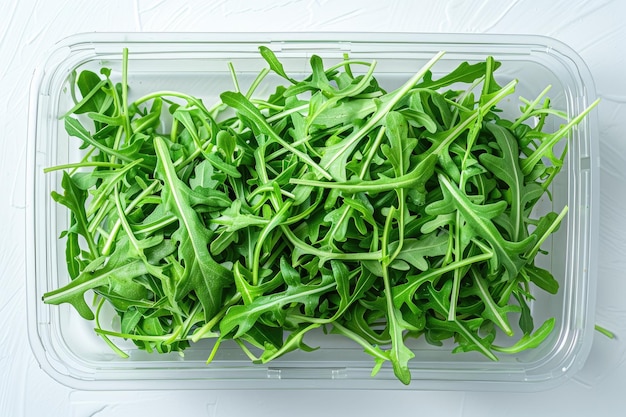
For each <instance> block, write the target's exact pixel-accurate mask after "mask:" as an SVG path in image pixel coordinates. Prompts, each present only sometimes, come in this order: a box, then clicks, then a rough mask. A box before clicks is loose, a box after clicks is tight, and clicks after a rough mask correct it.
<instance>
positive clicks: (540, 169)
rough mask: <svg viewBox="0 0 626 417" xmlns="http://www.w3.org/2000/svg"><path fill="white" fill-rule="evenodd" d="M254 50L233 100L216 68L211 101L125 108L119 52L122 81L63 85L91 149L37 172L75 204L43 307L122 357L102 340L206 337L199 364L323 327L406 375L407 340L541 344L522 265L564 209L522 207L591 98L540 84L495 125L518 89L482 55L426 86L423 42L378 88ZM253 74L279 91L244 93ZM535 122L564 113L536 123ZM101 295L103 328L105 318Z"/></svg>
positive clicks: (271, 351)
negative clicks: (571, 107) (566, 99)
mask: <svg viewBox="0 0 626 417" xmlns="http://www.w3.org/2000/svg"><path fill="white" fill-rule="evenodd" d="M260 54H261V57H262V58H263V59H264V61H265V62H266V63H267V65H268V66H269V68H265V69H263V70H261V71H260V73H259V75H258V76H257V78H256V79H255V80H254V82H253V83H252V86H251V87H250V89H249V90H248V92H247V93H245V94H244V93H242V92H240V87H239V82H238V80H237V73H236V71H235V69H234V68H233V67H232V65H230V66H229V69H230V72H231V74H232V76H233V81H234V84H235V86H234V90H235V91H223V92H222V93H221V95H220V98H221V102H220V103H215V106H213V107H210V110H209V108H207V107H206V106H205V105H204V103H203V102H202V100H201V99H200V98H198V97H194V96H192V95H189V94H186V93H181V92H175V91H167V90H165V91H157V92H154V93H150V94H148V95H146V96H144V97H141V98H138V99H136V100H135V101H134V102H132V101H131V99H130V98H129V96H128V93H129V86H128V82H127V79H128V52H127V51H126V50H124V53H123V65H122V73H121V74H120V75H121V82H120V83H114V82H113V80H112V79H111V75H112V71H111V70H108V69H103V70H102V72H101V75H98V74H95V73H93V72H89V71H83V72H81V73H80V74H79V75H78V76H77V77H75V82H76V85H75V86H72V87H73V89H72V91H74V87H78V91H79V92H80V94H81V97H80V98H77V99H76V104H75V105H74V106H73V108H72V109H70V110H69V111H68V112H67V113H66V114H65V115H64V116H63V119H64V120H63V122H64V125H65V129H66V131H67V133H68V135H70V136H72V137H74V138H76V139H77V140H78V142H77V146H80V148H81V149H83V150H84V152H85V157H84V159H83V160H82V161H77V162H72V163H69V164H65V165H60V166H57V167H51V168H48V169H47V170H46V171H47V172H54V171H58V170H63V171H64V172H63V174H62V178H61V181H60V185H61V187H62V189H63V193H62V194H61V193H58V192H53V193H52V198H53V199H54V200H55V201H56V202H58V203H59V204H61V205H63V206H64V207H65V208H67V210H69V221H68V227H67V230H66V231H64V232H63V234H62V236H61V237H62V238H65V239H66V241H67V246H66V251H65V255H66V260H67V266H68V275H69V278H70V281H69V282H68V283H67V284H66V285H65V286H63V287H62V288H58V289H54V290H52V291H50V292H48V293H46V294H44V297H43V300H44V302H46V303H50V304H61V303H69V304H71V305H72V306H73V307H74V308H75V309H76V310H77V311H78V313H79V314H80V315H81V316H82V317H84V318H85V319H90V320H91V319H95V331H96V333H97V334H98V335H100V336H101V337H102V338H103V340H104V341H105V342H106V343H107V344H109V345H110V346H111V347H112V348H113V349H114V351H116V352H117V353H118V354H120V355H122V356H127V353H126V352H124V351H123V350H121V349H120V348H118V347H117V346H116V345H115V344H114V342H113V341H114V339H115V338H124V339H129V340H132V341H133V342H134V343H135V345H136V346H137V347H138V348H139V349H144V350H147V351H157V352H161V353H166V352H173V351H178V352H182V351H183V350H184V349H185V348H187V347H188V346H190V344H191V343H194V342H198V341H199V340H201V339H214V340H215V343H214V347H213V350H212V351H211V352H207V357H208V359H209V361H211V360H213V359H214V358H215V355H216V354H217V352H218V350H219V348H220V346H221V345H222V344H224V343H227V342H228V341H229V340H231V341H234V342H235V343H236V344H237V345H239V346H240V347H241V348H242V350H243V352H244V353H245V354H246V355H247V356H248V357H250V359H251V360H252V361H253V362H255V363H267V362H269V361H272V360H274V359H276V358H278V357H280V356H282V355H285V354H288V353H289V352H292V351H294V350H303V351H312V350H315V348H314V347H311V346H309V345H308V344H307V343H306V337H307V335H308V334H309V332H314V331H321V330H322V329H323V330H325V331H327V332H331V333H334V334H338V335H342V336H344V337H346V338H348V339H350V340H351V341H353V342H354V343H356V345H358V346H360V347H362V348H363V350H364V352H365V353H366V354H368V355H370V356H371V357H372V358H373V359H374V366H373V371H372V375H375V374H377V373H378V372H379V371H380V370H381V369H382V367H384V366H385V364H386V363H390V365H391V369H393V372H394V373H395V375H396V376H397V378H398V379H399V380H400V381H401V382H402V383H404V384H409V383H410V381H411V360H412V359H413V358H414V357H415V356H417V355H419V353H417V351H415V350H412V349H411V348H409V346H411V345H410V344H409V340H410V339H412V338H420V337H422V336H423V337H424V339H425V340H426V341H427V342H429V343H432V344H435V345H439V344H442V342H443V341H444V340H448V339H450V340H452V341H453V342H455V343H456V347H455V348H454V349H453V352H455V353H456V352H468V351H477V352H480V353H481V354H482V355H484V356H485V357H486V358H488V359H490V360H498V356H497V355H498V354H516V353H518V352H521V351H523V350H526V349H533V348H536V347H538V346H540V344H541V343H543V342H544V341H545V340H546V339H547V338H548V336H549V334H550V332H551V331H552V329H553V328H554V326H555V320H554V319H548V320H547V321H545V322H544V323H543V324H542V325H541V326H540V327H539V328H538V329H536V330H535V329H534V324H533V323H534V322H533V317H532V314H531V309H530V306H529V303H530V301H531V300H532V297H533V296H532V294H533V292H534V291H546V292H548V293H550V294H556V293H557V292H558V289H559V283H558V282H559V280H558V278H556V277H553V276H552V274H551V273H550V271H548V270H546V269H543V268H541V267H539V266H538V264H539V263H538V262H535V258H536V256H537V255H538V254H543V253H545V251H544V250H542V249H541V246H542V244H543V243H544V242H545V241H546V239H548V237H549V236H550V235H551V234H552V233H553V232H554V231H556V230H557V229H558V227H559V225H560V223H561V221H562V219H563V218H564V217H565V216H566V214H567V207H564V208H563V209H562V210H561V211H560V213H555V212H549V213H546V214H544V215H538V214H536V213H535V210H534V207H535V205H536V203H537V202H538V201H539V200H540V199H542V198H544V196H547V197H548V198H549V193H548V191H549V190H550V183H551V182H552V180H553V179H554V177H555V176H556V175H557V174H558V172H559V170H560V169H561V167H562V166H563V161H564V157H565V153H564V152H563V153H562V154H560V155H559V156H555V152H556V150H557V148H556V145H557V144H558V143H559V142H560V141H561V140H562V139H563V138H566V137H567V134H568V132H569V131H570V130H571V129H573V128H574V127H575V126H576V124H578V123H579V122H580V121H581V120H582V119H583V117H584V116H585V115H586V114H587V113H588V112H589V111H590V109H591V108H592V107H593V106H595V104H596V103H593V104H592V105H591V106H590V107H589V108H587V109H586V110H584V111H583V112H582V113H581V114H580V115H575V116H573V117H572V118H567V117H565V114H564V113H563V112H560V111H558V110H554V109H550V108H549V101H548V100H547V99H546V100H545V101H544V102H543V103H542V100H544V97H545V94H546V93H547V89H546V90H544V91H543V92H542V93H541V95H540V96H539V97H538V98H537V99H536V100H534V101H525V100H524V101H523V104H524V106H522V109H521V113H520V115H519V116H518V117H517V118H515V117H511V118H509V119H507V118H505V117H504V115H503V114H502V113H501V112H500V110H499V109H498V105H499V103H500V102H501V101H502V100H504V99H505V98H507V97H509V96H510V95H511V94H512V93H513V92H514V91H515V87H516V84H517V81H516V80H513V81H511V82H509V83H508V84H506V85H503V86H500V85H499V84H498V83H497V81H496V78H497V76H496V74H495V71H496V70H497V69H498V67H499V66H500V63H498V62H496V61H495V60H494V59H493V58H491V57H489V58H487V59H486V60H485V61H484V62H475V63H469V62H463V63H461V64H460V65H459V66H458V67H457V68H455V69H454V70H452V71H451V72H449V73H448V74H444V75H442V76H440V77H439V78H436V77H435V74H437V72H436V71H435V68H436V64H437V61H438V60H440V59H441V58H442V56H443V53H439V54H436V55H435V56H434V57H433V58H432V59H431V60H430V61H429V62H427V63H426V64H425V65H424V66H423V67H422V68H421V69H419V70H418V71H417V72H416V73H415V74H413V75H412V76H410V77H408V79H407V81H406V82H405V83H403V84H402V85H401V86H400V87H399V88H397V89H396V90H393V91H386V90H384V89H383V88H382V87H381V85H379V82H378V80H377V79H376V77H375V68H376V62H363V61H356V60H351V59H349V58H348V57H345V59H344V60H343V61H342V62H340V63H338V64H336V65H334V66H332V67H328V68H326V67H325V66H324V61H323V60H322V58H321V57H319V56H316V55H314V56H312V57H311V59H310V65H311V74H310V75H309V76H307V77H305V78H303V79H301V80H297V79H295V78H293V77H292V76H291V75H289V73H288V71H287V70H286V69H285V67H284V66H283V64H282V63H281V62H280V60H279V59H278V57H277V56H276V54H275V53H274V52H272V51H271V50H270V49H269V48H267V47H260ZM269 72H274V73H275V74H276V75H278V77H279V78H280V79H281V80H284V81H285V82H286V83H285V85H281V86H278V87H276V89H275V90H274V91H273V92H272V94H270V95H269V96H268V97H254V91H255V89H256V88H257V87H258V85H259V84H260V83H262V82H263V79H264V77H265V76H266V75H267V74H268V73H269ZM533 117H535V118H537V120H538V121H539V123H534V124H533V123H530V122H529V121H530V119H531V118H533ZM547 117H564V118H565V121H564V124H563V126H561V128H559V129H558V130H557V131H556V132H545V131H543V128H544V126H545V119H546V118H547ZM163 126H169V127H168V128H167V130H163V129H165V128H164V127H163ZM91 293H93V294H95V295H96V300H97V301H96V304H95V305H94V306H91V307H90V306H89V304H88V303H87V302H86V301H85V300H86V296H87V294H91ZM104 303H110V304H111V305H112V306H113V308H114V309H115V311H116V312H117V314H118V315H119V316H120V323H121V327H120V330H119V331H114V330H110V329H104V328H103V327H102V326H101V324H100V320H99V319H98V316H99V314H100V311H101V308H102V306H103V305H104ZM94 307H95V312H94ZM94 313H95V314H94ZM513 315H515V316H519V323H518V324H519V331H521V335H519V336H517V337H516V333H519V332H518V328H517V327H516V326H515V325H513V324H512V321H511V319H512V317H513ZM499 333H501V334H503V335H505V336H507V337H509V338H510V339H509V340H511V343H510V344H509V346H508V347H505V346H500V345H496V344H494V341H495V340H496V336H497V334H499ZM498 340H501V339H498ZM499 343H500V342H499Z"/></svg>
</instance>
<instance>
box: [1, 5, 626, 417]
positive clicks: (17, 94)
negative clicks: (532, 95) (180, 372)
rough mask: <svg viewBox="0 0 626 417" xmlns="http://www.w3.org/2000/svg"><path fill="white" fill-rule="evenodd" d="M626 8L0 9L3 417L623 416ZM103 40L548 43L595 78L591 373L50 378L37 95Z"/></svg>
mask: <svg viewBox="0 0 626 417" xmlns="http://www.w3.org/2000/svg"><path fill="white" fill-rule="evenodd" d="M625 16H626V2H620V1H617V0H615V1H607V0H596V1H585V0H565V1H552V2H546V1H541V0H517V1H500V0H498V1H496V0H492V1H489V0H476V1H462V0H450V1H441V0H440V1H434V0H429V1H421V0H420V1H408V0H406V1H400V0H396V1H393V0H386V1H368V0H344V1H329V0H276V1H262V0H256V1H255V0H214V1H211V0H208V1H206V0H205V1H202V0H197V1H191V0H190V1H165V0H161V1H157V0H134V1H126V0H108V1H106V2H100V1H98V2H96V1H91V0H53V1H37V0H8V1H7V0H4V1H2V2H0V127H1V128H0V195H1V196H2V197H0V230H1V231H2V236H1V238H0V416H49V417H54V416H76V417H83V416H99V417H104V416H113V415H115V416H126V415H151V416H162V415H163V416H165V415H173V414H174V413H176V414H177V415H190V416H201V415H207V416H245V415H250V414H252V413H254V414H255V415H261V416H265V415H291V414H297V415H300V416H314V415H362V416H379V415H388V414H390V412H393V411H395V412H403V413H407V414H409V413H410V414H415V415H418V414H422V415H423V414H428V413H433V415H451V416H483V417H488V416H496V415H498V416H500V415H506V416H507V417H514V416H528V415H532V416H544V415H569V416H588V415H602V416H604V415H621V414H622V413H623V409H624V405H626V400H625V398H624V392H625V389H626V365H625V364H624V362H625V361H624V359H625V353H626V343H625V342H624V340H623V339H626V297H625V296H626V280H625V279H624V272H623V271H625V270H626V260H625V259H626V258H625V257H624V254H625V253H626V238H625V236H626V217H625V216H623V213H624V212H626V210H625V209H626V192H624V191H625V188H626V186H625V182H624V180H625V179H626V141H624V139H623V131H624V129H623V127H622V124H624V123H625V121H626V82H624V79H623V76H622V74H623V71H624V68H625V67H626V54H625V53H624V44H625V43H626V23H625V21H624V17H625ZM93 31H209V32H220V31H246V32H249V31H369V32H384V31H405V32H417V31H421V32H492V33H534V34H541V35H549V36H552V37H554V38H556V39H558V40H561V41H563V42H565V43H567V44H569V45H570V46H571V47H572V48H573V49H575V50H576V51H577V52H578V53H579V54H580V55H581V56H582V57H583V59H585V61H586V62H587V64H588V65H589V67H590V69H591V72H592V74H593V76H594V77H595V80H596V87H597V90H598V95H599V96H600V97H601V98H602V99H603V101H602V103H601V104H600V106H599V111H598V118H599V122H600V140H601V145H600V150H601V154H600V160H601V184H602V185H601V220H600V227H601V230H600V233H601V241H600V273H599V282H598V302H597V306H598V307H597V320H596V321H597V323H598V324H600V325H603V326H605V327H608V328H610V329H611V330H613V331H614V332H615V333H616V334H617V339H615V340H609V339H607V338H604V337H602V336H600V335H597V337H596V340H594V346H593V348H592V352H591V355H590V358H589V360H588V363H587V365H586V366H585V368H584V369H583V370H582V371H581V372H580V374H579V375H578V376H577V377H575V378H574V379H573V380H571V381H569V382H568V383H566V384H565V385H563V386H562V387H560V388H558V389H556V390H552V391H549V392H545V393H535V394H481V393H469V392H468V393H464V392H454V393H447V392H393V391H389V392H376V393H372V392H352V391H348V392H345V391H342V392H325V391H315V392H309V393H307V392H290V393H288V394H285V393H284V392H273V393H272V392H245V393H243V394H242V393H238V392H233V391H219V392H203V391H190V392H163V393H160V392H148V393H145V392H144V393H142V392H139V393H134V392H132V393H129V392H125V393H115V392H78V391H72V390H70V389H68V388H66V387H64V386H62V385H60V384H58V383H56V382H55V381H53V380H52V379H51V378H50V377H48V376H47V375H46V374H45V373H44V372H43V371H42V370H40V369H39V367H38V365H37V363H36V362H35V360H34V358H33V355H32V353H31V351H30V349H29V345H28V339H27V335H26V316H25V309H26V300H25V289H24V285H25V261H24V259H25V245H24V239H25V238H24V228H25V217H26V216H25V205H26V194H25V193H26V190H25V181H24V177H25V169H26V168H25V161H26V142H25V139H26V127H27V111H28V88H29V82H30V78H31V75H32V72H33V70H34V68H36V66H37V65H38V64H39V63H40V62H41V61H42V60H43V58H44V57H45V56H46V54H47V52H48V51H49V50H50V48H51V46H52V45H53V44H54V43H55V42H56V41H57V40H59V39H61V38H63V37H65V36H68V35H71V34H74V33H78V32H93Z"/></svg>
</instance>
